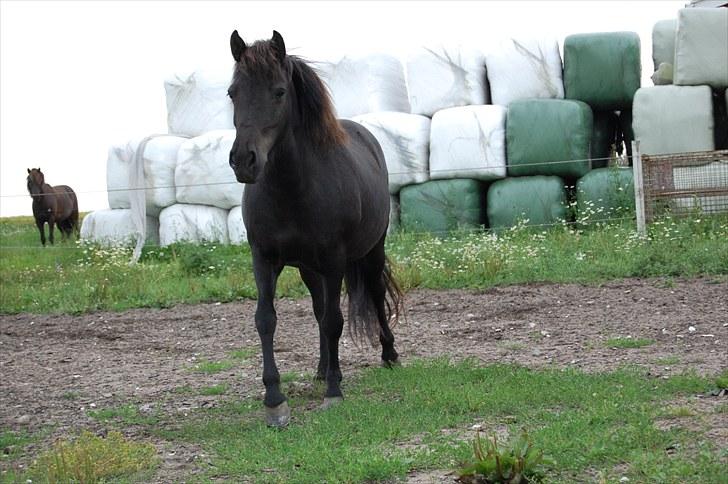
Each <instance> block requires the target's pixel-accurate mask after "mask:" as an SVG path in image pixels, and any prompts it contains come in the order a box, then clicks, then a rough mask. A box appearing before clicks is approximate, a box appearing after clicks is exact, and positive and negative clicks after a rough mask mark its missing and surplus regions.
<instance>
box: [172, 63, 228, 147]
mask: <svg viewBox="0 0 728 484" xmlns="http://www.w3.org/2000/svg"><path fill="white" fill-rule="evenodd" d="M231 80H232V71H228V72H217V71H202V70H198V71H191V72H183V73H178V74H173V75H171V76H169V77H168V78H167V79H166V80H165V81H164V92H165V95H166V100H167V127H168V129H169V132H170V133H173V134H184V135H187V136H199V135H201V134H203V133H206V132H207V131H212V130H216V129H232V128H233V105H232V102H231V101H230V98H229V97H228V96H227V90H228V87H230V81H231Z"/></svg>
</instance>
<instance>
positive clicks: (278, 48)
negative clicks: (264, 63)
mask: <svg viewBox="0 0 728 484" xmlns="http://www.w3.org/2000/svg"><path fill="white" fill-rule="evenodd" d="M271 45H272V46H273V50H274V51H275V53H276V57H277V58H278V60H279V61H280V62H283V60H284V59H285V58H286V43H285V42H283V37H282V36H281V34H279V33H278V31H277V30H274V31H273V38H272V39H271Z"/></svg>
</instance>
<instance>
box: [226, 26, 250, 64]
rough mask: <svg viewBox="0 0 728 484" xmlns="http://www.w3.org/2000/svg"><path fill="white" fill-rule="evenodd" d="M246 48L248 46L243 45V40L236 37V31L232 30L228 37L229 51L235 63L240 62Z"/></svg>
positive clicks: (238, 36)
mask: <svg viewBox="0 0 728 484" xmlns="http://www.w3.org/2000/svg"><path fill="white" fill-rule="evenodd" d="M247 48H248V46H247V45H245V42H244V41H243V39H242V38H241V37H240V35H238V31H237V30H233V33H232V35H231V36H230V51H231V52H232V53H233V59H235V62H240V57H242V55H243V52H245V49H247Z"/></svg>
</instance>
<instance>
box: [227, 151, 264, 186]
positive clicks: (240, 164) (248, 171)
mask: <svg viewBox="0 0 728 484" xmlns="http://www.w3.org/2000/svg"><path fill="white" fill-rule="evenodd" d="M230 168H232V169H233V172H234V173H235V179H236V180H238V182H240V183H255V180H256V179H257V178H258V163H257V156H256V155H255V152H254V151H249V152H248V153H246V155H245V156H244V157H242V158H241V157H239V156H237V155H236V153H234V152H232V151H231V152H230Z"/></svg>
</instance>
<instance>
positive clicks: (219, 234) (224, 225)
mask: <svg viewBox="0 0 728 484" xmlns="http://www.w3.org/2000/svg"><path fill="white" fill-rule="evenodd" d="M229 240H230V239H229V237H228V212H227V210H223V209H222V208H218V207H210V206H207V205H187V204H183V203H178V204H175V205H172V206H171V207H167V208H165V209H164V210H162V213H160V214H159V243H160V245H162V246H166V245H169V244H173V243H175V242H194V243H199V242H220V243H223V244H227V243H228V242H229Z"/></svg>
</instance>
